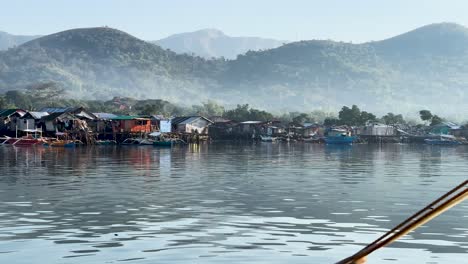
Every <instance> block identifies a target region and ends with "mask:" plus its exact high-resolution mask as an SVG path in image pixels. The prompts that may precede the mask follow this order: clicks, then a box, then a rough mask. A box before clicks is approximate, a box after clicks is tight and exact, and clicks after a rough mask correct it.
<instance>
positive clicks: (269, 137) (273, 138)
mask: <svg viewBox="0 0 468 264" xmlns="http://www.w3.org/2000/svg"><path fill="white" fill-rule="evenodd" d="M260 140H261V141H263V142H275V141H276V138H275V137H272V136H260Z"/></svg>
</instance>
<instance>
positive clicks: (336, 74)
mask: <svg viewBox="0 0 468 264" xmlns="http://www.w3.org/2000/svg"><path fill="white" fill-rule="evenodd" d="M467 73H468V37H467V29H466V28H464V27H462V26H460V25H457V24H450V23H441V24H433V25H428V26H424V27H422V28H419V29H416V30H413V31H410V32H407V33H404V34H402V35H399V36H395V37H393V38H390V39H386V40H382V41H376V42H369V43H363V44H352V43H345V42H335V41H328V40H309V41H300V42H293V43H288V44H285V45H282V46H280V47H278V48H274V49H269V50H262V51H249V52H246V53H245V54H241V55H239V56H238V57H237V58H236V59H235V60H223V59H209V60H208V59H204V58H201V57H198V56H190V55H187V54H177V53H175V52H173V51H170V50H167V49H163V48H161V47H159V46H157V45H154V44H151V43H148V42H145V41H142V40H140V39H137V38H135V37H133V36H131V35H129V34H127V33H124V32H122V31H119V30H116V29H111V28H86V29H73V30H68V31H64V32H59V33H56V34H52V35H48V36H44V37H41V38H38V39H35V40H32V41H29V42H27V43H25V44H23V45H20V46H18V47H16V48H12V49H9V50H8V51H3V52H0V92H1V91H7V90H11V89H22V88H24V87H27V86H28V85H31V84H33V83H38V82H46V81H55V82H58V83H59V84H61V86H62V87H64V88H66V90H67V92H68V94H69V96H73V97H78V98H110V97H112V96H132V97H136V98H161V99H165V100H169V101H173V102H176V103H182V104H187V105H191V104H196V103H200V102H202V101H206V100H208V99H212V100H215V101H218V102H220V103H224V104H230V105H233V104H237V103H239V104H240V103H242V104H243V103H249V104H251V105H252V106H255V107H260V108H264V109H268V110H277V111H278V110H297V111H312V110H315V109H323V110H328V111H330V110H333V111H336V110H337V109H339V108H340V107H341V106H343V105H351V104H357V105H358V106H359V107H361V109H364V110H366V111H372V112H376V113H377V114H385V113H386V112H387V111H394V112H398V113H403V114H406V113H416V112H417V111H418V110H421V109H431V110H432V111H433V112H435V113H437V114H439V115H444V114H447V115H451V116H458V117H460V118H464V115H466V114H468V108H467V107H465V105H466V101H467V100H468V96H467V93H466V92H467V91H468V74H467Z"/></svg>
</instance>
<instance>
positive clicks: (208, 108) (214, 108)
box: [192, 100, 224, 117]
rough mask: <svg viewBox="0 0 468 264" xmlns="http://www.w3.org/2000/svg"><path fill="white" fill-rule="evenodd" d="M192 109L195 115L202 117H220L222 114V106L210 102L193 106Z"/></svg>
mask: <svg viewBox="0 0 468 264" xmlns="http://www.w3.org/2000/svg"><path fill="white" fill-rule="evenodd" d="M192 108H193V111H194V112H195V113H196V114H198V115H202V116H208V117H210V116H222V115H223V114H224V106H222V105H219V104H217V103H216V102H214V101H211V100H208V101H207V102H205V103H202V105H193V106H192Z"/></svg>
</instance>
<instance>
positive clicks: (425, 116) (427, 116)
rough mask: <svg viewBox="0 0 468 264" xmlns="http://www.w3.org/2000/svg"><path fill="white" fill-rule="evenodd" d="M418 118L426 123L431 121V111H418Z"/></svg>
mask: <svg viewBox="0 0 468 264" xmlns="http://www.w3.org/2000/svg"><path fill="white" fill-rule="evenodd" d="M419 116H420V117H421V120H422V121H425V122H428V121H430V120H431V119H432V114H431V111H429V110H421V111H419Z"/></svg>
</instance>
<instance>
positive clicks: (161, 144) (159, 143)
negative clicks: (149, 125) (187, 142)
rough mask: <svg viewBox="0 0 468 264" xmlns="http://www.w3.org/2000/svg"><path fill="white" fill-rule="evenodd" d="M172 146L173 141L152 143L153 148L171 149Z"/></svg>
mask: <svg viewBox="0 0 468 264" xmlns="http://www.w3.org/2000/svg"><path fill="white" fill-rule="evenodd" d="M173 144H174V141H172V140H160V141H154V142H153V146H156V147H172V145H173Z"/></svg>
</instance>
